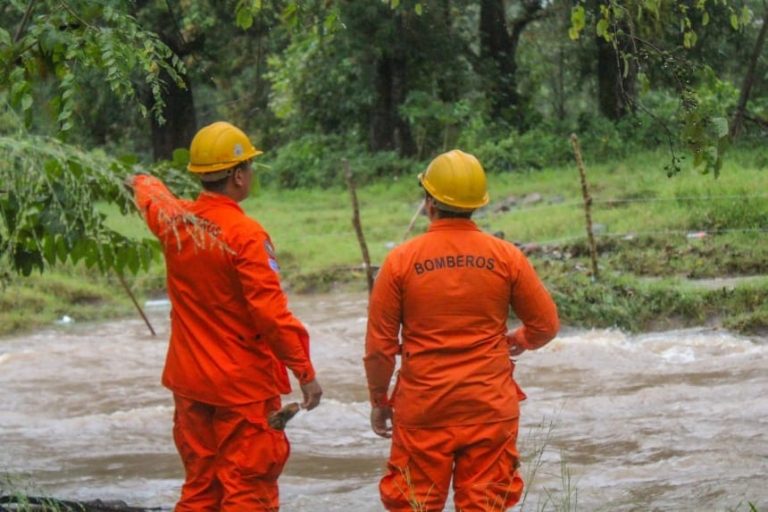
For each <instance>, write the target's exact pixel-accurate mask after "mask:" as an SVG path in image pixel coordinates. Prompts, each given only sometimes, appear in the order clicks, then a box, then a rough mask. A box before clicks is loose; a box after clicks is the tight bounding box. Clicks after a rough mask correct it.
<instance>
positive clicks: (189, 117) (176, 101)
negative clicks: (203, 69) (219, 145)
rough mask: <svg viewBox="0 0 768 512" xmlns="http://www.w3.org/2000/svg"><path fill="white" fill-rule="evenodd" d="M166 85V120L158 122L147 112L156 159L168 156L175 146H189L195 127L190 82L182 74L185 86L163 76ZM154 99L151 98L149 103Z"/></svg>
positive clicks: (164, 93)
mask: <svg viewBox="0 0 768 512" xmlns="http://www.w3.org/2000/svg"><path fill="white" fill-rule="evenodd" d="M165 82H166V89H165V90H164V91H163V100H164V101H165V108H164V109H163V116H164V117H165V123H164V124H162V125H161V124H159V123H158V122H157V119H156V118H155V116H154V115H151V114H150V125H151V128H152V153H153V156H154V158H155V161H157V160H170V159H171V158H172V157H173V151H174V150H175V149H177V148H188V147H189V143H190V142H191V141H192V137H194V136H195V132H196V130H197V117H196V115H195V102H194V98H193V97H192V84H191V82H190V81H189V79H188V78H187V77H184V83H185V84H186V88H185V89H182V88H181V87H179V86H178V85H177V84H176V82H174V81H173V80H171V79H170V77H167V76H166V77H165ZM152 102H153V100H152V99H150V104H151V103H152Z"/></svg>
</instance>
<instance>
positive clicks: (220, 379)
mask: <svg viewBox="0 0 768 512" xmlns="http://www.w3.org/2000/svg"><path fill="white" fill-rule="evenodd" d="M133 186H134V191H135V195H136V202H137V204H138V206H139V209H140V210H141V212H142V213H143V215H144V217H145V219H146V222H147V224H148V226H149V228H150V229H151V230H152V232H153V233H154V234H155V236H157V237H158V239H159V240H160V242H161V244H162V247H163V253H164V256H165V263H166V269H167V286H168V295H169V297H170V301H171V306H172V309H171V339H170V343H169V346H168V354H167V357H166V362H165V369H164V371H163V377H162V382H163V384H164V385H165V386H166V387H168V388H169V389H171V391H173V393H174V401H175V404H176V410H175V415H174V440H175V442H176V445H177V448H178V450H179V454H180V455H181V458H182V461H183V463H184V467H185V470H186V479H185V483H184V486H183V488H182V495H181V499H180V501H179V503H178V504H177V506H176V511H179V512H187V511H248V512H252V511H258V510H276V509H277V507H278V504H279V502H278V489H277V477H278V476H279V475H280V472H281V471H282V468H283V465H284V464H285V461H286V460H287V458H288V453H289V451H290V447H289V444H288V440H287V438H286V437H285V434H284V433H283V432H282V431H276V430H273V429H271V428H269V426H268V425H267V422H266V415H267V414H268V413H269V412H271V411H273V410H275V409H278V408H279V407H280V394H285V393H288V392H290V384H289V381H288V374H287V371H286V366H287V367H288V368H290V369H291V371H292V372H293V373H294V375H295V376H296V378H297V379H298V380H299V382H301V383H302V384H304V383H307V382H310V381H312V380H313V379H314V378H315V371H314V368H313V367H312V363H311V362H310V359H309V336H308V334H307V331H306V329H305V328H304V326H303V325H302V324H301V323H300V322H299V321H298V320H297V319H296V318H295V317H294V316H293V315H292V314H291V312H290V311H289V310H288V307H287V300H286V297H285V295H284V293H283V291H282V289H281V287H280V282H279V279H278V274H277V271H278V266H277V262H276V260H275V255H274V249H273V248H272V244H271V241H270V239H269V236H268V235H267V233H266V232H265V231H264V229H263V228H262V227H261V226H260V225H259V223H258V222H256V221H255V220H253V219H251V218H249V217H248V216H246V215H245V213H244V212H243V210H242V209H241V208H240V206H239V205H238V204H237V203H236V202H235V201H234V200H232V199H230V198H228V197H226V196H223V195H220V194H214V193H209V192H202V193H201V194H200V196H199V197H198V198H197V200H195V201H184V200H180V199H177V198H176V197H174V196H173V195H172V194H171V193H170V192H169V191H168V189H167V188H166V187H165V185H163V183H162V182H160V181H159V180H158V179H156V178H153V177H150V176H137V177H136V178H135V179H134V183H133Z"/></svg>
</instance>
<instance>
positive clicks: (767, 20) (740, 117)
mask: <svg viewBox="0 0 768 512" xmlns="http://www.w3.org/2000/svg"><path fill="white" fill-rule="evenodd" d="M766 34H768V3H765V12H764V13H763V27H762V28H761V29H760V34H758V36H757V41H755V47H754V48H753V49H752V56H751V57H750V59H749V66H748V67H747V73H746V75H744V82H742V85H741V94H740V95H739V104H738V105H737V106H736V112H735V113H734V114H733V119H732V120H731V137H732V138H734V139H735V138H736V137H738V136H739V134H740V133H741V129H742V127H743V125H744V115H745V114H746V111H747V103H748V102H749V95H750V93H751V92H752V86H753V85H754V83H755V70H756V69H757V61H758V60H759V59H760V55H761V54H762V51H763V46H764V45H765V38H766Z"/></svg>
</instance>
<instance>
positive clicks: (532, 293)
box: [510, 253, 560, 350]
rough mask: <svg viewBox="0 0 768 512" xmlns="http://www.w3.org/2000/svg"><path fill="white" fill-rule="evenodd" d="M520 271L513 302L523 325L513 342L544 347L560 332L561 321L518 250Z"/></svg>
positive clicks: (555, 307)
mask: <svg viewBox="0 0 768 512" xmlns="http://www.w3.org/2000/svg"><path fill="white" fill-rule="evenodd" d="M518 267H519V272H518V275H517V280H516V281H515V284H514V286H513V287H512V298H511V301H510V303H511V305H512V310H513V311H514V312H515V315H517V317H518V318H519V319H520V321H521V322H523V325H522V326H521V327H519V328H518V329H516V330H515V332H513V333H512V335H511V336H510V342H512V343H516V344H517V345H520V346H521V347H523V348H525V349H526V350H535V349H537V348H540V347H543V346H544V345H546V344H547V342H549V341H550V340H551V339H552V338H554V337H555V336H556V335H557V331H558V330H559V329H560V320H559V319H558V317H557V306H555V302H554V301H553V300H552V297H550V295H549V292H548V291H547V289H546V288H544V284H543V283H542V282H541V280H540V279H539V276H538V275H537V274H536V271H535V270H534V269H533V266H532V265H531V263H530V262H529V261H528V258H526V257H525V256H524V255H523V254H522V253H519V264H518Z"/></svg>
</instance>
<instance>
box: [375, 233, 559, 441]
mask: <svg viewBox="0 0 768 512" xmlns="http://www.w3.org/2000/svg"><path fill="white" fill-rule="evenodd" d="M378 279H380V280H382V282H381V285H380V286H377V289H376V290H375V292H374V296H372V298H371V313H370V315H369V318H370V319H371V320H370V321H369V322H370V324H369V342H371V343H373V344H374V345H375V344H376V343H377V342H378V340H381V342H382V343H386V342H387V341H386V340H387V339H388V337H390V336H391V335H392V333H393V332H395V330H394V326H395V324H396V323H398V322H401V323H402V341H403V347H402V354H401V355H402V365H401V369H400V373H399V376H398V379H399V384H398V388H397V390H396V391H395V395H394V397H393V401H394V407H395V409H396V410H397V414H398V422H399V424H401V425H403V426H440V425H465V424H475V423H482V422H488V421H500V420H503V419H509V418H516V417H517V415H518V412H519V410H518V396H519V395H518V388H517V386H516V384H515V383H514V381H513V379H512V377H511V373H512V372H511V366H510V361H509V358H508V353H507V349H508V347H507V338H506V332H507V319H508V316H509V308H510V305H511V304H514V303H515V302H516V290H517V289H518V287H519V289H520V290H523V289H525V294H526V297H527V299H526V300H524V301H517V306H518V307H516V311H517V313H518V314H522V315H523V316H526V317H531V316H535V315H539V314H545V315H546V314H548V313H549V312H548V311H544V312H539V311H529V310H528V308H526V305H527V304H529V303H530V304H537V303H538V300H537V297H538V295H542V294H543V295H545V296H546V297H547V298H548V294H547V292H546V290H544V288H543V286H541V284H540V282H539V281H538V278H536V276H535V273H533V271H532V269H531V267H530V265H529V264H528V262H527V260H526V259H525V257H524V256H523V255H522V253H521V252H520V251H519V250H518V249H517V248H516V247H514V246H513V245H512V244H509V243H507V242H504V241H502V240H499V239H496V238H494V237H492V236H490V235H487V234H485V233H482V232H481V231H480V230H479V229H478V228H477V226H476V225H475V224H474V222H472V221H471V220H468V219H441V220H437V221H434V222H433V223H432V224H431V226H430V229H429V232H428V233H426V234H425V235H423V236H420V237H417V238H415V239H414V240H412V241H410V242H409V243H407V244H404V245H403V246H401V247H398V248H397V249H395V250H394V251H393V252H392V254H390V256H389V257H388V258H387V261H386V263H385V265H384V267H383V268H382V271H381V274H380V276H379V278H378ZM387 284H391V286H387ZM397 303H399V305H398V304H397ZM397 308H402V309H401V315H402V318H401V319H396V318H394V317H393V316H392V315H387V313H386V312H387V311H388V310H394V309H397ZM553 314H554V312H553ZM390 339H391V338H390Z"/></svg>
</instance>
